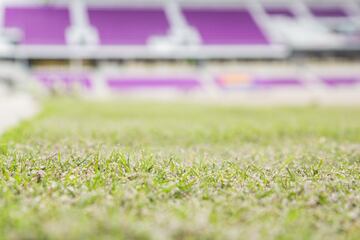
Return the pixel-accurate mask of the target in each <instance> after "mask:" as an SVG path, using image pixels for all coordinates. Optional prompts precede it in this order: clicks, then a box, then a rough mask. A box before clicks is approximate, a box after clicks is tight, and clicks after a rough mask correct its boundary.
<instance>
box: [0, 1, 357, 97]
mask: <svg viewBox="0 0 360 240" xmlns="http://www.w3.org/2000/svg"><path fill="white" fill-rule="evenodd" d="M359 53H360V1H357V0H337V1H332V0H324V1H320V0H313V1H306V0H301V1H300V0H297V1H290V0H251V1H250V0H249V1H242V0H236V1H230V0H225V1H224V0H221V1H220V0H171V1H170V0H163V1H161V0H157V1H154V0H132V1H129V0H102V1H96V0H73V1H66V0H47V1H45V0H2V1H1V2H0V58H1V63H0V82H1V84H0V85H1V86H2V87H1V88H0V89H2V90H1V91H0V95H2V96H5V95H6V94H7V95H8V94H9V92H14V91H16V92H18V91H19V90H22V91H27V92H29V91H30V92H31V93H32V94H40V95H42V94H56V93H57V94H76V95H81V96H85V97H99V98H103V97H112V96H120V97H122V96H125V97H132V98H139V97H143V96H144V97H152V98H161V99H167V100H168V99H174V98H176V99H177V98H184V99H195V100H200V101H205V102H211V101H213V102H230V103H246V104H269V103H271V104H273V103H282V104H298V103H299V104H303V103H324V104H327V103H329V104H357V103H360V94H359V93H360V65H359V60H360V58H359V57H360V54H359ZM0 98H1V97H0ZM3 99H4V98H3Z"/></svg>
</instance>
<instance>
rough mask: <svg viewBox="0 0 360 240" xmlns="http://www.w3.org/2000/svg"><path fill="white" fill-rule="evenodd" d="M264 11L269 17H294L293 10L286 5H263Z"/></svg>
mask: <svg viewBox="0 0 360 240" xmlns="http://www.w3.org/2000/svg"><path fill="white" fill-rule="evenodd" d="M265 12H266V14H267V15H269V16H271V17H279V16H281V17H289V18H295V14H294V12H293V11H292V10H291V9H290V8H287V7H265Z"/></svg>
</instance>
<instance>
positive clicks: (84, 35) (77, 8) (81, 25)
mask: <svg viewBox="0 0 360 240" xmlns="http://www.w3.org/2000/svg"><path fill="white" fill-rule="evenodd" d="M69 11H70V20H71V27H70V28H69V29H68V30H67V33H66V37H67V41H68V43H70V44H73V45H81V44H83V45H95V44H97V43H98V34H97V32H96V30H95V29H94V28H92V27H91V26H90V24H89V19H88V14H87V8H86V4H85V2H84V0H72V1H70V3H69Z"/></svg>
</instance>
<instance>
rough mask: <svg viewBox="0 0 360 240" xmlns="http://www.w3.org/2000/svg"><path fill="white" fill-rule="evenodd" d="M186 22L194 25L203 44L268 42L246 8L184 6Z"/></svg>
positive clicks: (256, 43)
mask: <svg viewBox="0 0 360 240" xmlns="http://www.w3.org/2000/svg"><path fill="white" fill-rule="evenodd" d="M183 14H184V16H185V18H186V20H187V21H188V23H189V24H190V25H191V26H193V27H195V28H196V29H197V30H198V32H199V33H200V36H201V38H202V42H203V44H205V45H219V44H225V45H228V44H233V45H237V44H241V45H258V44H268V40H267V39H266V37H265V35H264V33H263V32H262V31H261V29H260V27H259V26H258V25H257V23H256V22H255V20H254V18H253V16H252V15H251V14H250V13H249V11H248V10H246V9H219V8H216V9H206V8H201V9H198V8H184V9H183Z"/></svg>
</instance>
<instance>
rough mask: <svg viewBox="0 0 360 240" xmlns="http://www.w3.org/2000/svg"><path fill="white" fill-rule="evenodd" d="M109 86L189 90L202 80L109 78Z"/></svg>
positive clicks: (120, 88)
mask: <svg viewBox="0 0 360 240" xmlns="http://www.w3.org/2000/svg"><path fill="white" fill-rule="evenodd" d="M107 83H108V86H109V87H110V88H111V89H113V90H121V91H126V90H137V89H176V90H182V91H188V90H192V89H196V88H199V87H200V85H201V84H200V82H199V81H198V80H197V79H194V78H174V77H172V78H164V77H158V78H151V77H148V78H135V77H134V78H127V77H123V78H122V77H113V78H109V79H108V81H107Z"/></svg>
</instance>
